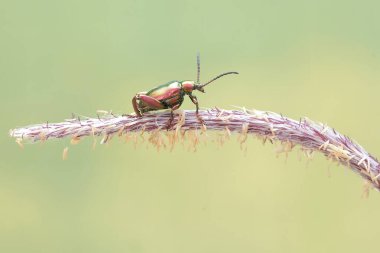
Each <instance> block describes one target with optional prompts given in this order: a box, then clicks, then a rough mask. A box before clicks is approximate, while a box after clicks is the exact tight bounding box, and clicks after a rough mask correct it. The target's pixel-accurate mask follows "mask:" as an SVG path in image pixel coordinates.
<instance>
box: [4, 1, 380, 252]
mask: <svg viewBox="0 0 380 253" xmlns="http://www.w3.org/2000/svg"><path fill="white" fill-rule="evenodd" d="M379 8H380V4H379V2H378V1H246V0H244V1H243V0H236V1H198V0H192V1H174V0H173V1H166V0H165V1H145V0H140V1H137V0H134V1H131V0H127V1H126V0H123V1H115V0H111V1H47V0H46V1H42V0H36V1H25V0H24V1H17V0H16V1H14V0H13V1H9V0H8V1H7V0H2V1H1V3H0V32H1V37H0V85H1V93H0V94H1V95H0V101H1V102H0V103H1V106H0V111H1V115H2V117H3V118H2V120H1V129H0V130H1V133H2V134H1V137H0V138H1V143H2V145H1V159H0V205H1V206H0V252H165V253H168V252H343V251H344V252H358V251H361V252H369V251H370V250H372V249H374V248H376V247H377V246H376V242H377V240H378V235H379V232H378V227H379V223H380V222H379V221H378V219H377V216H378V213H379V211H380V193H378V192H376V191H371V194H370V197H369V198H368V199H365V198H364V199H363V198H361V194H362V192H363V187H362V186H363V181H362V180H361V178H359V177H358V176H357V175H355V174H354V173H352V172H351V171H350V170H347V169H346V168H343V167H342V166H340V167H337V166H336V165H334V164H330V163H329V162H328V161H326V159H325V158H323V157H322V156H320V155H317V156H316V157H315V158H314V160H313V161H312V162H310V163H308V164H307V162H306V160H305V159H303V160H302V161H299V159H298V155H297V152H293V153H292V154H290V156H289V158H288V160H287V161H286V162H285V157H284V156H280V157H279V158H278V159H276V155H275V152H274V151H273V150H274V146H273V145H267V146H263V145H262V144H261V143H260V142H259V141H258V140H256V139H253V138H250V139H249V141H248V145H247V146H248V150H247V153H246V155H245V154H244V152H242V151H241V150H240V148H239V144H238V143H237V142H236V141H235V137H234V139H233V140H232V141H230V142H229V143H227V144H226V145H225V146H223V147H218V146H217V145H216V144H215V143H213V142H211V141H209V142H208V144H207V146H200V147H199V149H198V151H197V152H196V153H193V152H188V151H187V150H186V149H183V148H182V147H180V146H178V147H177V148H176V149H175V150H174V151H173V152H171V153H170V152H169V151H162V152H160V153H157V152H156V150H155V149H154V148H153V147H148V148H147V147H146V144H142V145H139V146H138V147H137V148H136V149H134V147H133V145H132V144H124V143H122V142H121V141H118V140H113V141H112V143H110V144H109V145H98V146H97V148H96V149H95V150H92V149H91V145H92V141H91V140H84V141H82V142H81V143H80V144H79V145H76V146H70V148H69V159H68V160H66V161H62V159H61V154H62V150H63V148H64V147H66V146H68V145H70V144H69V140H67V139H66V140H59V141H48V142H47V143H45V144H40V143H37V144H32V145H26V147H25V149H24V150H21V149H20V148H19V147H18V146H17V145H16V144H15V143H14V140H13V139H11V138H9V137H8V130H9V129H10V128H14V127H17V126H23V125H28V124H31V123H40V122H46V121H49V122H54V121H56V122H57V121H62V120H63V119H65V118H68V117H70V115H71V113H72V112H74V113H78V114H81V115H86V116H96V115H95V113H96V110H98V109H107V110H111V109H112V110H113V111H114V112H118V113H125V112H132V107H131V104H130V101H131V98H132V96H133V95H134V94H135V93H136V92H139V91H144V90H147V89H149V88H151V87H153V86H155V85H157V84H161V83H164V82H166V81H169V80H173V79H192V78H195V76H196V65H195V64H196V61H195V59H196V52H197V51H198V50H199V51H200V53H201V64H202V71H201V78H202V79H201V80H203V81H206V80H208V79H209V78H211V77H213V76H214V75H216V74H219V73H220V72H223V71H231V70H235V71H239V72H240V75H239V76H230V77H226V78H224V79H223V80H222V79H221V80H220V81H218V82H217V83H214V84H213V85H210V87H209V88H208V89H207V93H206V94H200V95H199V96H198V99H199V101H200V103H201V106H202V107H213V106H218V107H222V108H227V109H230V108H232V107H231V105H240V106H245V107H248V108H256V109H261V110H270V111H275V112H279V113H282V114H284V115H287V116H290V117H293V118H296V119H298V118H299V117H301V116H307V117H309V118H311V119H315V120H318V121H321V122H325V123H327V124H328V125H330V126H333V127H334V128H336V129H338V130H339V131H341V132H342V133H344V134H347V135H350V136H351V137H352V138H353V139H355V140H357V141H358V142H359V143H361V144H362V145H363V146H364V147H366V148H367V149H368V151H369V152H371V153H373V154H375V155H376V154H377V155H380V147H379V141H380V136H379V133H378V125H379V123H380V120H379V117H378V113H379V106H378V104H379V100H378V94H379V92H380V86H379V84H380V74H379V67H380V59H379V55H380V33H379V32H380V31H379V23H380V16H379V15H378V10H379ZM183 108H186V109H192V108H194V106H193V105H192V104H191V102H189V100H188V99H187V100H186V102H185V103H184V105H183Z"/></svg>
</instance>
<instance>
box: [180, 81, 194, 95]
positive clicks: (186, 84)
mask: <svg viewBox="0 0 380 253" xmlns="http://www.w3.org/2000/svg"><path fill="white" fill-rule="evenodd" d="M181 86H182V89H183V91H185V92H186V93H191V92H192V91H193V90H194V86H195V82H194V81H182V82H181Z"/></svg>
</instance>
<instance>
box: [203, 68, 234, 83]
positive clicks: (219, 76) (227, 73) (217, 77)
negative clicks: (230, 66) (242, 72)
mask: <svg viewBox="0 0 380 253" xmlns="http://www.w3.org/2000/svg"><path fill="white" fill-rule="evenodd" d="M230 74H239V73H238V72H235V71H232V72H225V73H223V74H220V75H218V76H216V77H214V78H213V79H211V80H210V81H208V82H207V83H205V84H202V85H200V87H205V86H206V85H208V84H209V83H212V82H213V81H215V80H216V79H219V78H221V77H222V76H225V75H230Z"/></svg>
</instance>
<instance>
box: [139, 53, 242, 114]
mask: <svg viewBox="0 0 380 253" xmlns="http://www.w3.org/2000/svg"><path fill="white" fill-rule="evenodd" d="M197 67H198V72H197V81H196V82H195V81H171V82H168V83H165V84H162V85H160V86H157V87H155V88H153V89H151V90H150V91H147V92H139V93H137V94H136V95H135V96H134V97H133V99H132V105H133V109H134V111H135V113H136V115H137V116H138V117H142V115H143V113H145V112H149V111H156V110H162V109H171V112H172V115H173V110H176V109H178V108H179V107H180V106H181V104H182V102H183V99H184V97H185V95H188V96H189V97H190V99H191V101H192V102H193V103H194V104H195V106H196V113H197V114H198V110H199V105H198V100H197V97H196V96H194V95H193V94H192V92H193V91H194V90H198V91H200V92H203V93H205V91H204V89H203V88H204V87H205V86H206V85H208V84H210V83H211V82H213V81H215V80H216V79H218V78H220V77H222V76H225V75H229V74H238V72H225V73H222V74H220V75H218V76H216V77H215V78H213V79H211V80H210V81H208V82H207V83H204V84H201V83H200V82H199V76H200V59H199V54H198V55H197Z"/></svg>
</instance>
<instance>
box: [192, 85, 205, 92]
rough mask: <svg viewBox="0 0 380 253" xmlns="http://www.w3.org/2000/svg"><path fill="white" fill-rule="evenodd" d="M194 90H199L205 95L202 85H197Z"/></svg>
mask: <svg viewBox="0 0 380 253" xmlns="http://www.w3.org/2000/svg"><path fill="white" fill-rule="evenodd" d="M194 90H199V91H200V92H202V93H205V90H204V89H203V86H202V85H201V84H195V85H194Z"/></svg>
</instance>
